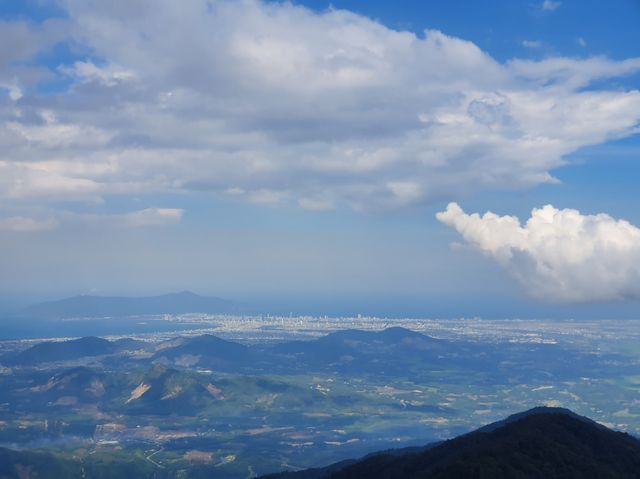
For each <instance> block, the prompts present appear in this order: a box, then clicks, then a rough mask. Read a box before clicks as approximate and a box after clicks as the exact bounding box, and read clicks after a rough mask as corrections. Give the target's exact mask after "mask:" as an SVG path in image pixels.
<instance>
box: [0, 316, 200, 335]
mask: <svg viewBox="0 0 640 479" xmlns="http://www.w3.org/2000/svg"><path fill="white" fill-rule="evenodd" d="M201 326H202V325H198V324H194V323H179V322H174V321H163V320H161V319H153V318H149V317H139V318H137V317H126V318H100V319H78V320H59V319H26V318H13V317H9V318H2V319H0V340H15V339H37V338H65V337H78V336H117V335H135V334H144V333H168V332H172V331H176V332H178V331H184V330H190V329H195V328H198V327H201Z"/></svg>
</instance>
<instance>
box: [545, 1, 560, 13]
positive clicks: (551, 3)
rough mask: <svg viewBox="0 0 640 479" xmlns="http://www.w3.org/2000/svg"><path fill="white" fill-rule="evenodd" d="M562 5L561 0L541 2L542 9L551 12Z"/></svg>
mask: <svg viewBox="0 0 640 479" xmlns="http://www.w3.org/2000/svg"><path fill="white" fill-rule="evenodd" d="M561 5H562V2H554V1H553V0H544V2H542V9H543V10H545V11H547V12H553V11H554V10H557V9H558V8H560V6H561Z"/></svg>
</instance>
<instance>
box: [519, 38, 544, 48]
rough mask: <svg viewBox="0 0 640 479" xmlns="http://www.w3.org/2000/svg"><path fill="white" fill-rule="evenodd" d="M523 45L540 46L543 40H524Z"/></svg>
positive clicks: (526, 46)
mask: <svg viewBox="0 0 640 479" xmlns="http://www.w3.org/2000/svg"><path fill="white" fill-rule="evenodd" d="M522 46H523V47H525V48H540V47H541V46H542V42H541V41H540V40H522Z"/></svg>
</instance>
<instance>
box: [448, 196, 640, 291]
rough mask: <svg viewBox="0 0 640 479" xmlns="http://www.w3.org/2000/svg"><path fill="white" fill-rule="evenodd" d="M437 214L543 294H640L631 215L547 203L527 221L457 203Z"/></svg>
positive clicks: (639, 241) (638, 236)
mask: <svg viewBox="0 0 640 479" xmlns="http://www.w3.org/2000/svg"><path fill="white" fill-rule="evenodd" d="M437 218H438V220H440V221H441V222H443V223H444V224H446V225H448V226H451V227H453V228H454V229H455V230H456V231H458V233H460V234H461V235H462V236H463V238H464V239H465V240H466V241H467V242H468V243H469V244H470V245H472V246H474V247H476V248H478V249H479V250H480V251H482V252H483V253H485V254H486V255H487V256H489V257H491V258H493V259H495V260H496V261H497V262H498V263H499V264H500V265H501V266H503V267H504V268H505V269H506V270H507V271H508V272H509V273H511V274H512V275H513V276H514V277H515V278H516V279H517V280H518V281H519V282H520V283H521V284H522V285H523V286H524V287H525V288H526V290H527V291H528V292H529V293H530V294H531V295H533V296H535V297H538V298H540V299H543V300H547V301H556V302H595V301H613V300H625V299H627V300H628V299H634V300H637V299H640V229H638V228H637V227H635V226H634V225H632V224H630V223H629V222H627V221H625V220H616V219H614V218H612V217H611V216H609V215H606V214H598V215H583V214H581V213H580V212H579V211H577V210H573V209H562V210H560V209H556V208H554V207H553V206H551V205H547V206H544V207H543V208H540V209H534V210H533V211H532V212H531V218H529V220H527V222H526V223H525V224H524V225H521V224H520V221H519V220H518V218H516V217H514V216H498V215H496V214H494V213H491V212H487V213H485V214H484V215H483V216H480V215H478V214H477V213H474V214H471V215H469V214H466V213H465V212H464V211H463V210H462V209H461V208H460V206H458V205H457V204H456V203H451V204H449V206H448V207H447V209H446V210H445V211H443V212H441V213H438V214H437Z"/></svg>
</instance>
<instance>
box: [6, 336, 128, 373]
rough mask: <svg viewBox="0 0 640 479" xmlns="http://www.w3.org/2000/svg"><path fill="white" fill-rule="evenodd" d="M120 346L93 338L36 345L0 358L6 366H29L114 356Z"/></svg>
mask: <svg viewBox="0 0 640 479" xmlns="http://www.w3.org/2000/svg"><path fill="white" fill-rule="evenodd" d="M117 350H118V346H117V345H116V344H114V343H112V342H111V341H107V340H106V339H102V338H96V337H93V336H90V337H86V338H79V339H72V340H69V341H46V342H43V343H39V344H36V345H34V346H32V347H30V348H29V349H26V350H24V351H21V352H19V353H17V354H9V355H5V356H3V357H2V358H0V362H1V363H2V364H6V365H21V366H29V365H34V364H39V363H46V362H53V361H69V360H73V359H78V358H83V357H91V356H102V355H104V354H112V353H114V352H116V351H117Z"/></svg>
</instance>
